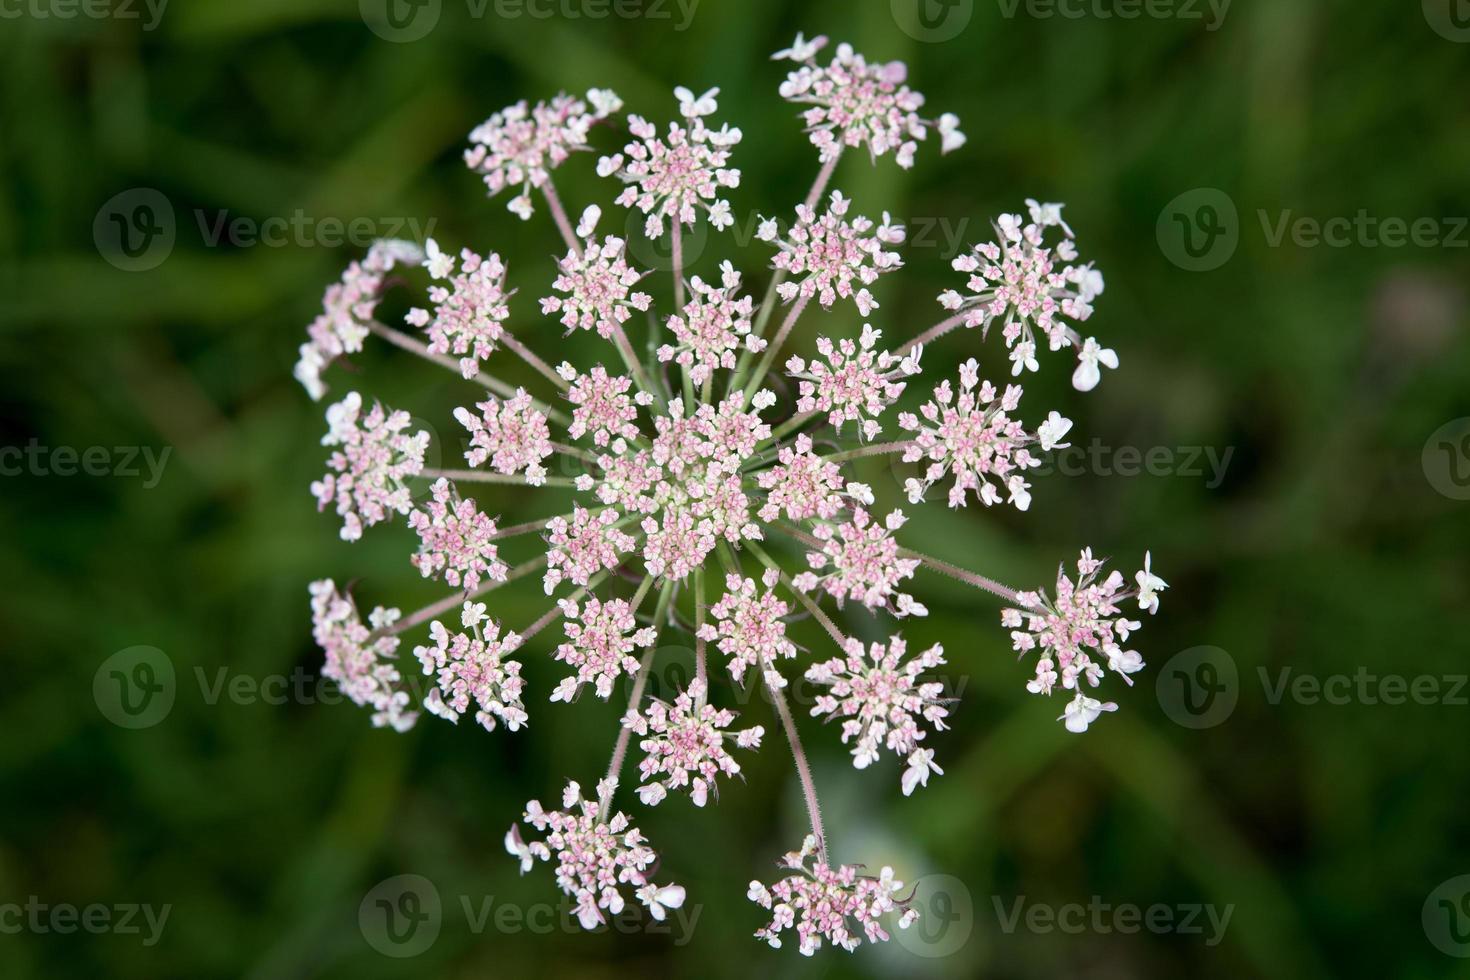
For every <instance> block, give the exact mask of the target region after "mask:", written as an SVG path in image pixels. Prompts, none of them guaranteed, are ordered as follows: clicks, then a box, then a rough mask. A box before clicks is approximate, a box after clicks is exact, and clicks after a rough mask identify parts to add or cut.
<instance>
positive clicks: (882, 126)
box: [774, 34, 965, 170]
mask: <svg viewBox="0 0 1470 980" xmlns="http://www.w3.org/2000/svg"><path fill="white" fill-rule="evenodd" d="M826 45H827V38H826V37H825V36H820V37H817V38H814V39H813V40H811V41H807V40H805V39H804V38H803V37H802V36H801V35H800V34H798V35H797V36H796V43H795V44H793V45H792V46H791V47H790V48H787V49H786V50H784V51H778V52H776V54H775V55H774V57H775V58H777V59H789V60H791V61H795V62H797V63H798V66H797V68H796V69H795V70H793V71H792V72H791V73H790V74H789V75H787V76H786V81H785V82H783V83H782V84H781V98H783V99H785V100H786V101H788V102H795V103H797V104H798V105H807V106H810V107H811V108H809V109H806V110H805V111H804V112H803V113H802V118H803V119H804V120H805V121H806V126H807V132H808V133H809V134H810V135H811V141H812V145H813V146H815V147H816V148H817V149H818V150H820V151H821V154H822V160H823V161H828V160H831V159H833V158H835V157H836V156H838V155H839V154H840V153H841V152H842V151H843V150H844V149H845V148H849V147H853V148H855V147H859V146H866V147H867V148H868V153H869V155H870V156H871V157H872V158H873V161H874V162H875V163H876V162H877V160H878V158H879V157H881V156H883V155H884V154H887V153H889V152H892V153H893V154H894V158H895V159H896V160H897V161H898V165H899V166H900V167H903V168H904V169H905V170H907V169H908V168H909V167H912V166H913V165H914V153H915V152H916V151H917V150H918V148H919V141H920V140H923V139H925V138H926V137H927V136H928V133H929V130H930V129H936V130H938V132H939V141H940V152H942V153H949V152H950V151H951V150H957V149H959V148H960V147H961V146H963V145H964V144H965V134H964V133H962V132H960V129H959V125H960V120H959V117H958V116H956V115H954V114H953V113H945V114H944V115H943V116H940V117H939V118H938V119H937V120H929V119H925V118H923V117H921V116H920V115H919V110H920V109H922V108H923V107H924V96H922V95H920V94H919V93H918V92H915V91H914V90H913V89H911V88H909V87H908V86H907V85H906V84H904V83H905V82H907V81H908V66H907V65H905V64H904V63H903V62H902V61H890V62H888V63H886V64H882V63H872V64H870V63H869V62H868V61H867V59H865V58H864V57H863V56H862V55H860V54H858V53H856V52H855V51H854V50H853V48H852V45H850V44H839V45H838V46H837V57H835V58H834V59H833V60H832V61H831V62H830V63H829V64H827V65H825V66H824V65H819V64H818V63H817V54H818V53H819V52H820V51H821V50H822V48H824V47H826Z"/></svg>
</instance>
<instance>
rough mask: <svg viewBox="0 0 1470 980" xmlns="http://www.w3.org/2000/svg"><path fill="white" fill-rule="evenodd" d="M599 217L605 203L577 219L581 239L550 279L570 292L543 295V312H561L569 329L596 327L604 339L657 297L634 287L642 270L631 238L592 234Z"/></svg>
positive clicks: (590, 209) (563, 290) (643, 309)
mask: <svg viewBox="0 0 1470 980" xmlns="http://www.w3.org/2000/svg"><path fill="white" fill-rule="evenodd" d="M601 218H602V209H601V208H599V207H597V206H596V205H593V206H592V207H589V208H588V209H587V210H586V212H584V213H583V215H582V220H581V221H580V222H579V223H578V225H577V235H578V237H579V238H581V239H582V245H581V247H580V248H575V249H572V250H571V251H569V252H567V254H566V257H565V258H563V259H562V260H561V262H560V263H559V265H558V268H560V270H561V274H560V275H558V276H557V277H556V281H555V282H553V283H552V284H551V285H552V288H554V289H556V290H557V291H558V292H562V293H565V294H566V295H565V296H547V297H545V298H544V299H542V300H541V312H542V313H545V314H547V315H548V316H549V315H550V314H552V313H560V314H561V317H560V319H561V322H562V325H563V326H564V327H566V328H567V332H568V333H571V332H572V331H573V330H596V331H597V335H598V336H599V337H602V338H603V339H604V340H606V339H608V338H610V337H612V336H613V334H615V333H617V332H618V331H619V330H621V329H622V326H623V324H624V323H626V322H627V320H628V318H629V317H631V316H632V315H633V311H634V310H637V311H639V312H646V311H647V310H648V307H649V305H650V304H651V303H652V302H653V297H652V296H649V295H648V294H647V293H640V292H636V291H635V290H634V289H633V287H634V286H636V285H638V283H639V281H640V280H642V278H643V273H641V272H639V271H638V270H636V269H634V268H633V267H632V266H631V265H629V264H628V254H627V253H628V243H627V242H625V241H624V240H623V239H621V238H617V237H614V236H611V235H609V236H608V237H607V238H604V239H603V240H602V241H600V242H599V241H598V240H597V239H596V238H595V237H594V235H593V233H594V232H595V231H596V230H597V223H598V221H600V220H601Z"/></svg>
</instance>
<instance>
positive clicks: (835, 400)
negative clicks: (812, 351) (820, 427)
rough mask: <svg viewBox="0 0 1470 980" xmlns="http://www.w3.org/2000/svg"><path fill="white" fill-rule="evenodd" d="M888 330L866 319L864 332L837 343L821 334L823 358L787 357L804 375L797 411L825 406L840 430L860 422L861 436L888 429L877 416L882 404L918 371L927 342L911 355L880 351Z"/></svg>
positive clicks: (794, 373)
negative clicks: (902, 379) (855, 338)
mask: <svg viewBox="0 0 1470 980" xmlns="http://www.w3.org/2000/svg"><path fill="white" fill-rule="evenodd" d="M882 336H883V334H882V332H881V331H879V330H874V329H873V325H872V324H871V323H865V324H863V333H862V336H861V337H860V338H859V339H858V340H857V341H856V342H854V341H853V340H852V339H851V338H844V339H842V340H839V341H838V342H837V343H836V344H833V343H832V340H831V338H829V337H818V338H817V352H818V353H819V354H821V355H822V357H824V358H826V363H825V364H824V363H822V362H821V361H819V360H816V359H815V358H814V359H813V360H811V361H810V362H807V361H804V360H802V359H801V358H800V357H794V356H793V357H792V358H791V359H790V360H789V361H787V362H786V373H787V374H789V375H790V376H791V377H793V378H799V379H801V384H800V387H799V391H800V393H801V397H800V399H798V401H797V403H796V410H797V411H798V412H823V413H825V414H826V416H827V421H828V422H830V423H832V425H833V426H834V427H835V428H836V429H837V430H838V431H839V432H840V431H841V430H842V426H843V424H844V423H846V422H856V423H858V431H859V433H860V435H861V436H862V438H864V439H872V438H874V437H875V436H877V435H878V433H880V432H882V431H883V426H882V424H880V423H879V421H878V419H879V417H880V416H882V414H883V410H884V409H886V408H887V407H888V406H889V405H891V404H893V403H894V402H895V401H897V400H898V397H899V396H900V395H902V394H903V389H904V382H902V381H900V380H898V379H899V378H907V377H910V376H912V375H915V374H918V373H919V357H920V355H921V354H922V352H923V349H922V348H915V349H914V350H913V352H912V353H910V354H909V355H908V356H907V357H900V356H898V355H897V354H893V353H890V352H889V351H881V352H880V351H878V350H877V346H878V339H879V338H880V337H882Z"/></svg>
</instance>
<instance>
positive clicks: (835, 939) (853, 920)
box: [746, 834, 919, 956]
mask: <svg viewBox="0 0 1470 980" xmlns="http://www.w3.org/2000/svg"><path fill="white" fill-rule="evenodd" d="M782 867H785V868H788V869H790V870H792V871H794V872H796V873H795V874H792V875H788V876H787V877H785V878H782V879H781V880H780V881H777V882H776V883H775V884H774V885H772V886H771V887H770V888H767V887H766V886H765V885H764V884H762V883H761V882H759V881H752V882H751V883H750V888H749V890H748V891H747V892H746V897H748V898H749V899H750V900H751V901H752V902H755V903H756V904H757V905H759V906H760V907H761V908H763V909H765V910H767V911H768V912H770V913H771V921H770V922H768V923H767V924H766V925H765V927H764V928H761V929H759V930H757V931H756V934H755V936H756V938H757V939H764V940H765V941H766V942H767V943H770V945H771V946H772V947H773V948H777V949H779V948H780V946H781V933H782V932H784V931H785V930H787V929H792V930H794V931H795V933H796V939H797V947H798V949H800V951H801V954H802V955H803V956H811V955H812V954H813V953H815V952H816V951H817V950H819V949H821V948H822V942H823V940H825V941H827V942H830V943H831V944H832V945H834V946H840V947H841V948H842V949H845V950H847V951H848V952H849V953H850V952H852V951H853V950H855V949H857V948H858V947H859V946H861V945H862V944H863V940H864V939H866V940H867V941H868V942H870V943H878V942H887V941H888V938H889V934H888V931H887V930H886V929H884V928H883V920H884V919H885V918H886V917H887V916H889V915H890V914H892V913H895V912H896V913H898V916H899V918H898V926H899V928H900V929H907V928H908V927H909V925H911V924H912V923H913V921H914V920H915V919H917V918H918V915H919V913H918V910H916V909H914V908H911V907H910V906H909V903H910V902H911V901H912V899H913V896H912V895H909V896H908V897H907V898H899V897H897V896H898V894H899V892H901V891H903V882H901V881H899V880H897V879H896V878H894V877H893V869H892V868H890V867H888V866H886V865H885V866H884V868H883V870H882V872H880V874H879V875H878V877H876V878H874V877H873V876H871V875H864V874H862V873H861V871H860V869H859V866H858V865H853V864H844V865H841V866H840V867H836V868H833V867H831V866H830V865H828V864H827V863H826V862H825V861H823V860H822V859H821V857H820V856H819V854H818V848H817V839H816V837H814V836H812V835H810V834H809V835H807V838H806V840H804V841H803V842H802V845H801V850H800V851H797V852H793V853H790V854H787V855H786V857H785V859H784V860H783V862H782Z"/></svg>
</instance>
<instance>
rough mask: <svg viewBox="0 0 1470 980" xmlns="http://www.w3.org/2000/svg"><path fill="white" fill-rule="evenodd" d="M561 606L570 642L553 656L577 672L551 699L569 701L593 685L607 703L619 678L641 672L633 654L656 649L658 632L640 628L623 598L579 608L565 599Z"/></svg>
mask: <svg viewBox="0 0 1470 980" xmlns="http://www.w3.org/2000/svg"><path fill="white" fill-rule="evenodd" d="M559 605H560V606H561V609H562V614H563V615H564V616H565V617H566V623H565V624H564V625H563V628H564V629H565V630H566V634H567V642H565V643H563V644H562V645H561V646H559V647H557V648H556V653H555V654H554V656H555V657H556V659H557V660H560V661H561V662H562V663H564V664H566V665H568V666H570V667H575V668H576V670H577V672H576V673H575V674H573V675H571V676H570V677H565V678H563V679H562V681H561V683H560V684H558V685H557V686H556V690H554V691H552V692H551V700H553V701H567V702H570V701H571V700H572V699H573V698H575V697H576V696H577V694H578V692H580V691H581V690H582V685H583V684H591V685H592V686H593V689H594V690H595V691H596V692H597V696H598V697H600V698H602V699H603V700H604V701H606V700H607V698H608V696H609V695H610V694H612V690H613V685H614V684H616V683H617V680H618V678H619V677H621V676H622V675H623V674H628V675H629V676H632V675H633V674H636V673H637V672H638V658H637V657H634V656H633V651H634V650H636V649H638V648H639V647H651V646H653V641H654V639H655V637H656V636H657V633H656V632H655V631H654V630H652V629H638V628H637V622H636V621H635V620H634V618H633V607H632V606H630V605H628V603H626V602H624V601H623V600H622V599H609V600H608V601H607V602H603V601H601V600H600V599H598V598H596V597H593V598H590V599H588V600H587V602H586V603H585V604H584V605H582V606H580V607H579V606H578V605H577V603H575V602H572V601H571V600H570V599H562V600H561V601H560V603H559Z"/></svg>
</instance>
